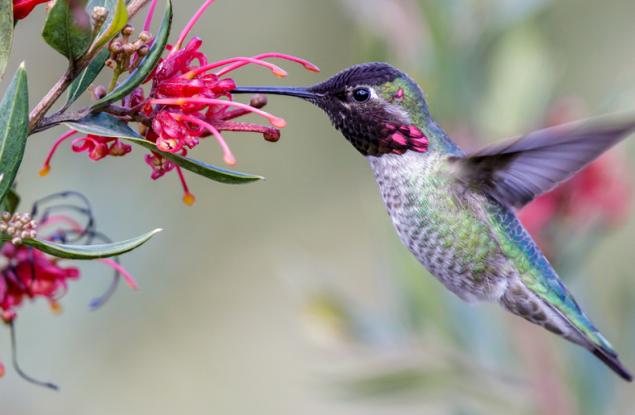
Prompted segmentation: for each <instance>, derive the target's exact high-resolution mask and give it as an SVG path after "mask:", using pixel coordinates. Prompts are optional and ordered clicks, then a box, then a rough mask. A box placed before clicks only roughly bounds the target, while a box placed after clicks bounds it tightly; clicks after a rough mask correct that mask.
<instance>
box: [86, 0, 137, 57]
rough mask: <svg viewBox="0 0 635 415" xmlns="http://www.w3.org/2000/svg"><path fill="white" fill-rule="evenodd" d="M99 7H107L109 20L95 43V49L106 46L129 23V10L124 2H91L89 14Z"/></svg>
mask: <svg viewBox="0 0 635 415" xmlns="http://www.w3.org/2000/svg"><path fill="white" fill-rule="evenodd" d="M98 6H101V7H105V8H106V9H107V10H108V18H107V19H106V22H105V23H104V26H103V28H102V30H101V31H100V33H99V35H98V36H97V39H96V40H95V42H94V45H93V47H94V48H100V47H102V46H103V45H105V44H106V43H107V42H109V41H110V40H111V39H112V38H114V37H115V36H116V35H117V33H119V32H120V31H121V29H123V28H124V26H125V25H126V23H128V8H127V7H126V2H125V1H124V0H99V1H91V2H90V3H89V4H88V7H87V10H88V13H92V10H93V9H94V8H95V7H98Z"/></svg>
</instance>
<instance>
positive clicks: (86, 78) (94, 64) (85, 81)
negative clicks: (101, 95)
mask: <svg viewBox="0 0 635 415" xmlns="http://www.w3.org/2000/svg"><path fill="white" fill-rule="evenodd" d="M109 56H110V52H109V51H108V49H102V50H101V52H99V53H98V54H97V56H95V57H94V58H93V60H92V61H91V62H90V64H89V65H88V66H87V67H86V69H84V70H83V71H82V73H81V74H80V75H79V76H78V77H77V78H75V80H74V81H73V83H72V84H71V86H70V87H68V99H67V100H66V105H67V106H69V105H71V104H72V103H73V102H75V101H76V100H77V98H79V97H80V96H81V95H82V94H83V93H84V91H86V89H87V88H88V87H89V86H90V84H92V83H93V81H94V80H95V79H96V78H97V76H98V75H99V73H100V72H101V70H102V69H103V68H104V65H105V63H106V59H108V57H109Z"/></svg>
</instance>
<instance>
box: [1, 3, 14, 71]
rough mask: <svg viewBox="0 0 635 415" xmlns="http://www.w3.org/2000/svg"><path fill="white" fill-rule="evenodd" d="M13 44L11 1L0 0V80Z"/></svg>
mask: <svg viewBox="0 0 635 415" xmlns="http://www.w3.org/2000/svg"><path fill="white" fill-rule="evenodd" d="M12 44H13V0H0V79H2V76H3V75H4V71H5V70H6V69H7V63H8V62H9V56H10V55H11V45H12Z"/></svg>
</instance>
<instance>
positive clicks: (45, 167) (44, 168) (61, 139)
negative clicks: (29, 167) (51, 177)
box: [40, 130, 77, 176]
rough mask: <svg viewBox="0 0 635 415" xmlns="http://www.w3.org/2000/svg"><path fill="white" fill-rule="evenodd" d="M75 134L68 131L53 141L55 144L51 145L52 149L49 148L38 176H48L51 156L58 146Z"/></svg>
mask: <svg viewBox="0 0 635 415" xmlns="http://www.w3.org/2000/svg"><path fill="white" fill-rule="evenodd" d="M75 134H77V131H75V130H70V131H68V132H67V133H65V134H62V135H61V136H60V137H59V138H58V139H57V140H55V143H54V144H53V147H51V150H50V151H49V153H48V155H47V156H46V160H44V164H43V165H42V169H40V176H46V175H47V174H48V172H49V171H50V170H51V159H52V158H53V155H54V154H55V152H56V151H57V148H58V147H59V146H60V144H62V143H63V142H64V141H66V140H67V139H69V138H71V137H72V136H74V135H75Z"/></svg>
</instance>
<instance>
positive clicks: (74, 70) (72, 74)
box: [29, 0, 150, 132]
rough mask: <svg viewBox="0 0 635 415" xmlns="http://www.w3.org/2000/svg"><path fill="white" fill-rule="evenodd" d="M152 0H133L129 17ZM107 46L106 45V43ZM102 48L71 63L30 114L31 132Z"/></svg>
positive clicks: (129, 7)
mask: <svg viewBox="0 0 635 415" xmlns="http://www.w3.org/2000/svg"><path fill="white" fill-rule="evenodd" d="M149 2H150V0H133V1H132V3H131V4H130V5H129V6H128V17H129V19H132V18H133V17H134V15H135V14H137V13H138V12H139V10H141V8H142V7H143V6H145V5H146V4H147V3H149ZM104 46H105V45H104ZM100 50H101V48H95V49H92V48H91V49H89V51H88V52H87V53H86V55H84V56H83V57H81V58H80V59H79V61H77V62H75V63H71V64H70V65H69V67H68V69H67V70H66V72H65V73H64V75H62V77H61V78H60V79H59V80H58V81H57V82H56V83H55V84H54V85H53V86H52V87H51V89H50V90H49V92H47V93H46V95H45V96H44V97H43V98H42V99H41V100H40V102H38V103H37V105H36V106H35V107H34V108H33V110H32V111H31V114H29V132H34V131H36V130H37V128H36V127H37V126H38V124H39V123H40V121H41V120H42V118H44V116H45V115H46V113H47V112H48V111H49V110H50V109H51V107H52V106H53V105H54V104H55V102H57V100H58V99H59V97H60V96H61V95H62V94H63V93H64V92H65V91H66V90H67V89H68V87H69V86H70V85H71V83H72V82H73V80H74V79H75V78H76V77H77V76H78V75H79V74H80V73H82V71H83V70H84V69H85V68H86V66H88V64H89V63H90V61H91V60H92V59H93V57H94V56H95V55H96V54H97V53H98V52H99V51H100Z"/></svg>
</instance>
